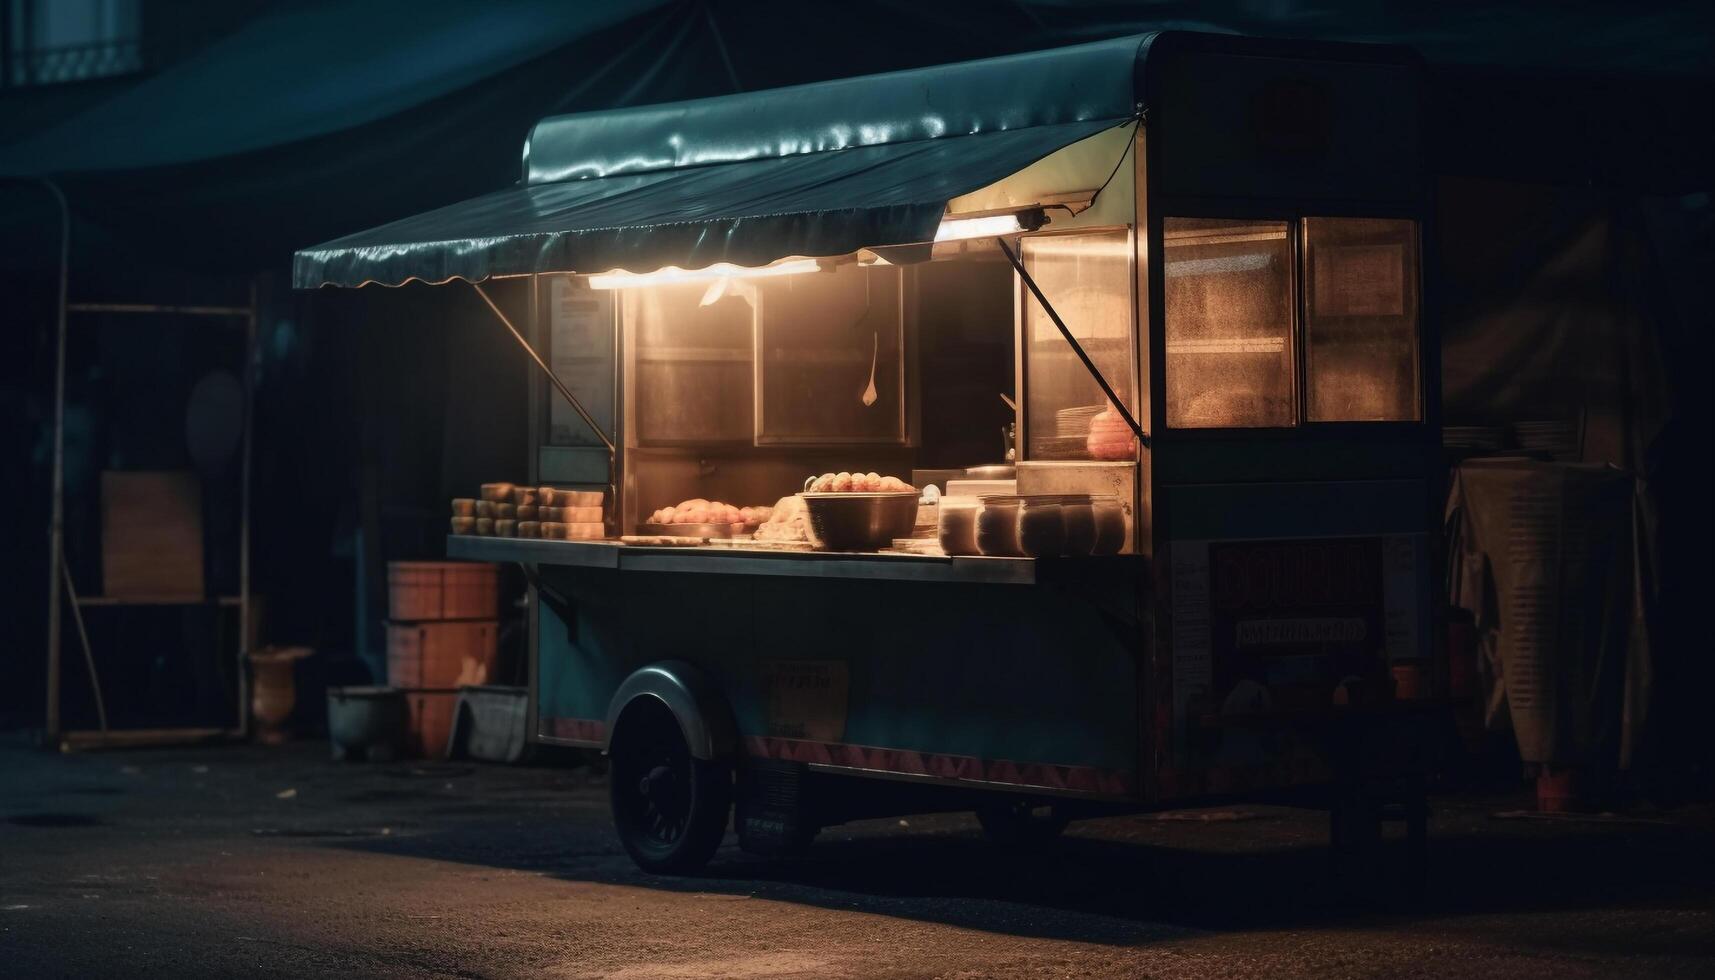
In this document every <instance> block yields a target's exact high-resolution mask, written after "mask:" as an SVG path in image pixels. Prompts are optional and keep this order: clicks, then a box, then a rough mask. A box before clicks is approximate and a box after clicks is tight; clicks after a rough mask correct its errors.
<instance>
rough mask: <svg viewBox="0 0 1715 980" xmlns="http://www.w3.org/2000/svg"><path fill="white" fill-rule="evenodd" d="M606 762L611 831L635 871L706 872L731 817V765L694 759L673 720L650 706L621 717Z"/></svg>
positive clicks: (643, 703) (647, 702)
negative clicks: (623, 847)
mask: <svg viewBox="0 0 1715 980" xmlns="http://www.w3.org/2000/svg"><path fill="white" fill-rule="evenodd" d="M608 754H609V770H608V796H609V799H610V800H611V802H612V805H613V826H614V829H615V830H616V831H618V833H619V840H620V843H622V844H624V845H625V851H626V853H627V854H630V855H631V859H632V860H633V861H635V862H637V866H638V867H639V868H642V869H643V870H644V871H648V872H650V873H652V874H692V873H695V872H696V871H698V870H700V869H701V868H702V867H703V866H704V865H706V864H708V863H709V859H710V858H711V857H713V856H714V853H715V849H716V848H718V847H720V845H721V838H722V837H724V836H725V835H726V828H727V817H728V816H729V815H730V814H731V812H732V765H731V763H728V762H722V761H716V760H705V759H696V758H692V756H691V751H690V747H689V746H687V745H686V744H685V735H684V732H683V731H681V730H680V728H679V722H678V719H676V718H674V717H673V713H672V712H671V711H669V710H668V709H667V706H666V705H664V704H661V703H660V702H658V701H655V700H654V699H652V698H644V699H641V700H639V701H638V702H636V703H635V704H633V705H632V706H631V707H629V708H627V709H626V710H625V712H624V713H623V714H621V715H620V717H619V721H618V723H617V724H616V725H615V726H614V731H613V738H612V741H611V743H610V745H609V753H608Z"/></svg>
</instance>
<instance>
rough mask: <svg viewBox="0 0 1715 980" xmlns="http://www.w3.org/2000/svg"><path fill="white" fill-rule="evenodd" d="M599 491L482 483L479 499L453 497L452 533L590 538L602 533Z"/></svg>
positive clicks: (603, 532) (553, 538)
mask: <svg viewBox="0 0 1715 980" xmlns="http://www.w3.org/2000/svg"><path fill="white" fill-rule="evenodd" d="M603 499H604V494H603V493H602V491H600V490H562V489H560V488H559V487H520V486H514V485H513V484H510V483H484V484H483V485H482V496H481V497H480V498H471V497H459V498H455V499H454V500H453V518H452V530H453V533H454V534H484V535H492V536H494V537H498V538H544V539H547V540H551V541H590V540H597V539H600V538H602V537H605V536H606V533H607V526H606V524H605V523H604V517H605V514H604V511H603V508H602V501H603Z"/></svg>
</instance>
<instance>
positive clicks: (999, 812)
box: [977, 800, 1072, 845]
mask: <svg viewBox="0 0 1715 980" xmlns="http://www.w3.org/2000/svg"><path fill="white" fill-rule="evenodd" d="M977 822H978V823H980V824H982V825H983V833H984V834H986V835H988V838H989V839H990V840H992V841H995V842H997V843H1001V844H1014V845H1026V844H1043V843H1046V842H1048V841H1051V840H1053V839H1054V838H1056V837H1059V836H1060V834H1061V832H1062V831H1064V830H1065V829H1066V825H1067V824H1069V823H1071V822H1072V818H1071V817H1068V816H1067V815H1066V813H1065V811H1064V810H1062V809H1061V808H1060V807H1058V806H1053V805H1044V804H1039V803H1036V802H1034V801H1032V800H1001V801H997V802H994V803H987V804H984V805H983V806H981V807H978V808H977Z"/></svg>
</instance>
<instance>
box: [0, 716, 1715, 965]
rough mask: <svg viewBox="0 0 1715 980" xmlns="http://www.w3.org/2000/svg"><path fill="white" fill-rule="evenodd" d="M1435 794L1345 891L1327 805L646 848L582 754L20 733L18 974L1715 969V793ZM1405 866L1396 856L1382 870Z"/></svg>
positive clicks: (9, 868) (1, 946)
mask: <svg viewBox="0 0 1715 980" xmlns="http://www.w3.org/2000/svg"><path fill="white" fill-rule="evenodd" d="M1524 804H1525V801H1524V800H1522V799H1494V798H1482V799H1474V798H1453V799H1438V800H1437V801H1436V805H1435V815H1434V818H1433V822H1432V825H1431V835H1432V840H1431V844H1430V848H1431V850H1430V857H1431V877H1430V880H1429V883H1428V887H1427V890H1426V891H1425V892H1424V893H1423V894H1421V895H1419V896H1414V895H1412V894H1411V893H1410V892H1409V890H1407V889H1405V888H1404V887H1393V885H1397V884H1399V881H1398V879H1399V876H1400V874H1401V873H1402V872H1403V869H1404V866H1405V862H1404V848H1403V846H1402V845H1400V844H1398V843H1394V844H1391V845H1390V847H1389V849H1388V850H1387V851H1386V852H1385V853H1384V854H1383V856H1382V864H1381V867H1380V874H1381V877H1382V879H1383V882H1384V885H1383V887H1382V888H1381V889H1380V890H1379V891H1378V892H1377V893H1376V894H1375V895H1374V896H1373V897H1371V898H1369V899H1366V900H1363V901H1359V902H1352V901H1349V900H1344V899H1341V898H1339V897H1338V895H1337V892H1336V890H1335V889H1334V888H1333V887H1332V886H1331V884H1330V881H1329V876H1328V873H1327V861H1326V854H1325V851H1324V849H1323V844H1324V841H1325V839H1326V817H1325V815H1323V814H1317V813H1312V812H1307V811H1297V810H1288V809H1277V808H1269V807H1234V808H1229V809H1222V810H1213V811H1188V812H1181V813H1172V814H1161V815H1154V816H1149V817H1125V818H1112V819H1104V820H1097V821H1090V822H1087V823H1082V824H1077V825H1074V827H1073V829H1072V830H1071V831H1070V832H1069V833H1068V835H1067V836H1066V837H1065V838H1064V839H1062V840H1059V841H1056V842H1054V843H1053V844H1051V845H1049V846H1047V847H1044V848H1041V849H1037V850H1025V851H1019V850H1009V849H1007V848H1004V847H1000V846H997V845H993V844H990V843H989V842H987V841H985V840H984V839H983V838H982V836H981V834H980V832H979V831H978V829H977V827H976V824H975V822H974V821H973V820H971V819H970V818H969V817H967V816H963V815H941V816H933V817H912V818H908V819H906V820H905V821H903V822H902V821H899V820H886V821H869V822H865V823H861V824H852V825H847V826H843V827H837V828H832V829H829V830H827V831H824V833H823V835H822V837H821V838H820V839H819V840H818V842H817V844H816V845H815V846H814V847H813V848H812V849H811V850H810V851H809V852H808V853H807V854H805V855H803V856H800V857H794V858H790V859H773V860H770V859H763V858H757V857H752V856H750V855H746V854H743V853H741V852H739V851H738V849H737V848H736V847H735V846H733V844H732V838H731V837H730V836H729V838H728V842H727V845H726V846H725V847H723V848H722V850H721V851H720V853H719V854H718V855H717V857H716V859H715V862H714V864H713V865H712V866H711V867H710V868H709V870H708V873H707V874H706V875H704V876H700V877H696V878H655V877H650V876H647V875H644V874H642V873H640V872H638V871H636V870H635V869H634V868H633V867H632V865H631V863H630V861H629V860H628V859H627V858H626V856H625V854H624V853H623V851H621V849H620V847H619V843H618V841H617V839H616V838H615V837H614V835H613V833H612V830H611V828H610V826H609V823H608V816H607V801H606V787H605V784H604V782H603V779H602V777H601V776H600V775H599V774H598V773H595V772H592V771H591V770H589V769H587V768H563V767H555V768H550V767H500V766H488V765H483V764H477V763H465V762H454V763H431V764H425V763H398V764H391V765H364V764H355V763H353V764H335V763H333V762H331V761H329V760H328V759H327V750H326V746H325V745H321V744H316V743H300V744H296V745H292V746H288V747H286V748H284V749H279V750H269V749H263V748H259V747H224V748H203V749H195V750H182V749H175V750H152V751H128V752H103V753H90V754H82V755H55V754H51V753H44V752H41V751H38V750H34V749H31V748H29V747H27V746H26V745H25V744H24V743H23V742H22V741H21V740H16V739H14V740H13V741H11V742H9V743H5V744H0V976H5V977H8V978H24V977H43V976H65V977H130V976H170V977H183V978H189V977H229V976H266V977H274V976H278V977H310V976H314V977H325V976H379V977H394V976H398V977H443V976H444V977H514V976H529V977H626V978H630V977H818V978H821V977H961V978H964V977H991V976H996V977H998V976H1008V977H1010V976H1068V977H1073V976H1075V977H1086V976H1097V977H1110V976H1111V977H1150V978H1156V977H1160V978H1167V977H1270V978H1277V977H1318V978H1343V977H1479V976H1481V977H1490V976H1493V977H1527V978H1528V977H1554V978H1575V977H1607V976H1638V977H1710V976H1715V810H1712V809H1711V808H1709V807H1689V808H1681V809H1677V810H1674V811H1670V812H1661V813H1647V814H1643V815H1638V814H1630V815H1625V816H1620V817H1605V818H1603V817H1597V818H1584V819H1576V820H1546V819H1541V818H1532V817H1524V816H1518V815H1513V814H1509V812H1508V811H1513V810H1517V809H1518V808H1520V807H1522V806H1523V805H1524ZM1390 883H1391V884H1390Z"/></svg>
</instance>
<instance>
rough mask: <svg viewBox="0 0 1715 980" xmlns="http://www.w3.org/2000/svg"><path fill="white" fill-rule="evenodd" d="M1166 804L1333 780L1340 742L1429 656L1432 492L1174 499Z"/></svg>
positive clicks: (1253, 493) (1337, 488)
mask: <svg viewBox="0 0 1715 980" xmlns="http://www.w3.org/2000/svg"><path fill="white" fill-rule="evenodd" d="M1165 490H1166V496H1167V498H1168V501H1169V504H1170V505H1171V509H1170V515H1171V516H1170V518H1169V520H1170V525H1169V529H1168V532H1169V539H1168V548H1167V552H1168V553H1167V555H1166V561H1167V563H1168V567H1169V568H1170V569H1171V572H1170V576H1169V577H1170V580H1171V590H1172V593H1171V596H1170V597H1169V600H1168V603H1167V606H1168V610H1169V612H1168V619H1169V623H1168V633H1169V636H1170V640H1169V643H1168V647H1169V649H1168V650H1167V651H1164V653H1165V654H1167V656H1168V657H1169V663H1170V665H1171V666H1170V672H1169V673H1170V680H1169V682H1168V690H1166V691H1163V692H1161V693H1162V694H1163V695H1164V696H1163V697H1162V699H1161V702H1160V703H1161V704H1162V710H1164V711H1165V712H1167V713H1168V715H1169V716H1168V717H1167V718H1158V719H1157V731H1158V732H1164V733H1165V735H1166V739H1167V744H1168V751H1166V752H1163V753H1161V754H1160V755H1159V756H1158V758H1160V759H1161V765H1162V770H1161V772H1160V773H1159V774H1158V778H1159V781H1160V785H1161V787H1162V795H1163V797H1164V798H1172V797H1187V796H1188V797H1195V796H1200V795H1205V794H1220V793H1230V792H1239V791H1260V790H1272V789H1283V788H1288V787H1293V786H1303V785H1309V784H1317V783H1322V782H1326V781H1327V780H1328V778H1329V777H1330V775H1331V770H1330V762H1331V757H1330V748H1331V746H1330V743H1329V737H1330V733H1331V732H1334V731H1336V730H1338V726H1339V719H1340V718H1342V717H1347V716H1349V715H1350V714H1351V712H1352V711H1353V710H1354V709H1363V708H1365V707H1366V706H1379V707H1382V708H1390V707H1394V706H1397V705H1398V702H1393V701H1392V700H1391V698H1392V693H1391V691H1392V683H1393V681H1392V675H1391V669H1392V668H1393V667H1395V666H1399V665H1416V664H1420V663H1422V662H1423V661H1425V660H1426V659H1427V658H1429V657H1430V656H1431V653H1432V649H1433V647H1432V642H1431V635H1432V628H1433V617H1432V587H1433V574H1432V567H1433V562H1432V555H1431V537H1430V535H1429V528H1427V527H1426V526H1425V522H1424V513H1425V511H1424V508H1423V500H1424V497H1425V494H1426V492H1427V490H1426V487H1425V485H1424V484H1423V483H1422V482H1420V481H1413V480H1373V481H1352V482H1332V483H1295V484H1279V483H1275V484H1205V485H1180V486H1170V487H1167V488H1165Z"/></svg>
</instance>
